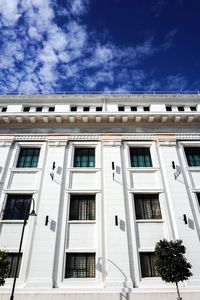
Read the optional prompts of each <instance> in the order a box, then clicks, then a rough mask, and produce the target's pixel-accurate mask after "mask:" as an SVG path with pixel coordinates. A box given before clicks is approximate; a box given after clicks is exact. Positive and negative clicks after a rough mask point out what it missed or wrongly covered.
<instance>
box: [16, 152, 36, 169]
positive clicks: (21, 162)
mask: <svg viewBox="0 0 200 300" xmlns="http://www.w3.org/2000/svg"><path fill="white" fill-rule="evenodd" d="M39 154H40V148H21V149H20V153H19V158H18V161H17V168H37V166H38V159H39Z"/></svg>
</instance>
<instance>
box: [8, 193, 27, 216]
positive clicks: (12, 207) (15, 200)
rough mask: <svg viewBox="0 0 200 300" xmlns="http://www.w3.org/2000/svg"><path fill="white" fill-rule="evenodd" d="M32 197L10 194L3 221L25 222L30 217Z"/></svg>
mask: <svg viewBox="0 0 200 300" xmlns="http://www.w3.org/2000/svg"><path fill="white" fill-rule="evenodd" d="M31 197H32V195H23V194H22V195H16V194H10V195H8V197H7V199H6V206H5V210H4V214H3V220H24V218H25V217H28V214H29V211H30V206H31Z"/></svg>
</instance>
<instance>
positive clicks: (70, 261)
mask: <svg viewBox="0 0 200 300" xmlns="http://www.w3.org/2000/svg"><path fill="white" fill-rule="evenodd" d="M91 277H95V254H94V253H67V257H66V268H65V278H91Z"/></svg>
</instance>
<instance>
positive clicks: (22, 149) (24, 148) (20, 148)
mask: <svg viewBox="0 0 200 300" xmlns="http://www.w3.org/2000/svg"><path fill="white" fill-rule="evenodd" d="M25 150H33V151H34V150H37V151H38V150H39V153H38V156H37V157H38V158H37V166H31V165H32V162H33V157H34V156H36V155H32V156H31V162H30V165H29V166H24V164H25V162H26V161H25V160H24V163H23V166H19V165H18V164H20V162H19V160H20V155H21V151H25ZM40 155H41V147H40V146H36V145H34V146H33V147H32V145H27V146H20V147H19V151H18V156H17V159H16V168H17V169H19V168H22V169H27V168H31V169H34V168H38V165H39V160H40ZM24 156H25V157H27V156H28V155H24Z"/></svg>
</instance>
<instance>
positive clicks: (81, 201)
mask: <svg viewBox="0 0 200 300" xmlns="http://www.w3.org/2000/svg"><path fill="white" fill-rule="evenodd" d="M69 219H70V220H95V196H94V195H71V200H70V212H69Z"/></svg>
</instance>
